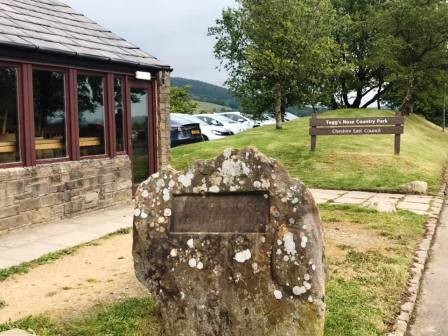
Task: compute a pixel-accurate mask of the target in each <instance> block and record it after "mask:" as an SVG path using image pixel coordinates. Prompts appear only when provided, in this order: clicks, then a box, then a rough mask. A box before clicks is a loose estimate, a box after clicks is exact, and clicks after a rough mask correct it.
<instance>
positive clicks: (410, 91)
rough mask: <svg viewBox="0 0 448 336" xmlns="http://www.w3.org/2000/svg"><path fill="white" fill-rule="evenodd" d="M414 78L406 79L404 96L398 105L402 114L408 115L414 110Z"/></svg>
mask: <svg viewBox="0 0 448 336" xmlns="http://www.w3.org/2000/svg"><path fill="white" fill-rule="evenodd" d="M414 105H415V99H414V80H413V79H412V78H411V79H409V80H408V84H407V87H406V96H405V97H404V99H403V103H402V104H401V106H400V112H401V114H402V115H410V114H412V113H413V112H414Z"/></svg>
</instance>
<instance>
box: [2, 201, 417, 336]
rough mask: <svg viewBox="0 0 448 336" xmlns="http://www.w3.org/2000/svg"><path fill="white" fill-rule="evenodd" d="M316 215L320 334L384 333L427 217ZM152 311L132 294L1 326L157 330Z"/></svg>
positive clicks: (114, 333)
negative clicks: (322, 290)
mask: <svg viewBox="0 0 448 336" xmlns="http://www.w3.org/2000/svg"><path fill="white" fill-rule="evenodd" d="M321 216H322V220H323V225H324V231H325V238H326V244H325V246H326V256H327V261H328V264H329V273H330V276H329V280H328V282H327V293H326V303H327V321H326V327H325V335H326V336H373V335H384V334H385V333H386V332H387V331H388V328H389V327H390V322H391V321H392V320H393V319H394V317H395V312H396V309H397V307H399V304H400V299H401V297H402V295H403V293H404V290H405V287H406V283H407V281H408V278H409V273H408V271H409V268H410V266H411V264H412V259H413V253H412V252H413V251H414V250H415V248H416V245H417V242H418V240H419V239H420V238H421V237H422V235H423V232H424V223H425V221H426V218H425V217H423V216H419V215H416V214H413V213H410V212H407V211H398V212H396V213H388V214H385V213H379V212H377V211H375V210H369V209H366V208H361V207H354V206H341V205H331V204H329V205H323V206H321ZM74 304H76V303H74ZM0 313H1V307H0ZM157 316H158V315H157V308H156V304H155V302H154V301H153V300H151V299H149V298H135V299H130V300H127V301H119V302H116V303H114V304H99V305H98V306H96V307H95V308H94V309H92V310H91V311H90V312H88V313H86V314H84V315H82V316H77V317H71V318H69V319H67V320H61V321H57V320H52V319H51V318H50V317H48V316H34V317H29V318H26V319H23V320H20V321H17V322H13V323H9V324H4V325H0V332H1V331H4V330H8V329H10V328H13V327H18V328H22V329H25V330H28V329H29V330H33V331H35V332H36V333H37V334H38V335H40V336H90V335H108V336H159V335H161V334H160V323H159V320H158V317H157Z"/></svg>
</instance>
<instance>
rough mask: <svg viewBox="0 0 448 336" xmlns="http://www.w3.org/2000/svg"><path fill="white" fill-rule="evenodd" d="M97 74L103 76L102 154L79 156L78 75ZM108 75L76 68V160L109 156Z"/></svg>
mask: <svg viewBox="0 0 448 336" xmlns="http://www.w3.org/2000/svg"><path fill="white" fill-rule="evenodd" d="M80 75H81V76H98V77H102V78H103V107H104V154H96V155H84V156H81V154H80V152H81V147H80V145H81V143H80V137H79V119H78V116H79V108H78V76H80ZM108 76H109V73H104V72H100V71H84V70H78V71H77V73H76V87H75V90H76V111H77V113H76V123H77V126H78V127H77V128H78V129H77V131H78V133H76V140H77V146H78V150H79V152H78V153H79V158H78V160H91V159H105V158H108V157H112V156H111V150H110V142H111V141H110V132H111V130H109V129H108V128H109V127H110V119H111V118H110V112H111V111H110V92H109V91H110V86H109V84H108V82H109V81H108Z"/></svg>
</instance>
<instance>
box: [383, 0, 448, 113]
mask: <svg viewBox="0 0 448 336" xmlns="http://www.w3.org/2000/svg"><path fill="white" fill-rule="evenodd" d="M383 20H384V22H383V23H382V26H383V27H384V29H385V33H384V40H385V41H386V42H387V43H388V44H389V45H390V46H391V48H389V49H388V52H389V55H387V56H388V58H389V59H391V60H393V62H391V63H390V69H391V75H390V76H389V78H388V80H389V82H391V83H393V85H394V87H395V88H394V90H393V92H392V93H391V94H389V95H388V97H387V99H388V100H389V101H390V102H391V103H392V104H393V105H396V106H399V107H400V110H401V112H402V114H404V115H408V114H410V113H413V112H414V111H415V112H419V108H421V109H420V112H422V111H423V110H424V109H425V106H426V108H427V106H428V104H429V105H431V104H432V103H431V100H432V99H433V97H432V96H433V95H434V93H435V92H441V86H443V85H444V83H446V80H447V79H448V78H447V70H448V3H447V2H446V1H445V0H406V1H403V0H392V1H390V2H388V3H387V5H386V6H385V8H384V15H383ZM439 100H440V99H439ZM434 103H435V101H434Z"/></svg>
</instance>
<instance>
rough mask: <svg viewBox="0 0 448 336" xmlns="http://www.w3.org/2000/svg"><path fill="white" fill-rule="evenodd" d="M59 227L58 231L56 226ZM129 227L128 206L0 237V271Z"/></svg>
mask: <svg viewBox="0 0 448 336" xmlns="http://www.w3.org/2000/svg"><path fill="white" fill-rule="evenodd" d="M58 226H60V227H61V228H63V229H61V230H58V229H57V227H58ZM130 227H132V206H131V205H130V204H128V205H124V206H119V207H115V208H108V209H105V210H102V211H101V212H100V211H97V212H93V213H88V214H84V215H82V216H79V217H74V218H70V219H65V220H63V221H60V222H58V223H51V224H46V225H42V226H38V227H27V228H22V229H19V230H16V231H13V232H8V233H6V234H3V235H0V269H4V268H8V267H11V266H17V265H19V264H21V263H22V262H26V261H32V260H34V259H37V258H39V257H41V256H43V255H45V254H48V253H50V252H55V251H58V250H61V249H66V248H69V247H73V246H76V245H79V244H82V243H86V242H89V241H92V240H95V239H97V238H100V237H102V236H105V235H108V234H110V233H113V232H116V231H118V230H119V229H122V228H130Z"/></svg>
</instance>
